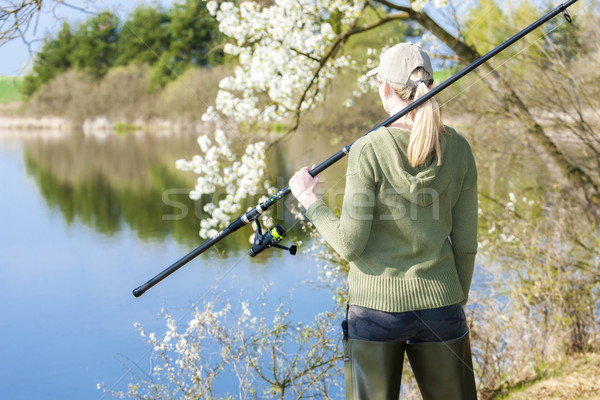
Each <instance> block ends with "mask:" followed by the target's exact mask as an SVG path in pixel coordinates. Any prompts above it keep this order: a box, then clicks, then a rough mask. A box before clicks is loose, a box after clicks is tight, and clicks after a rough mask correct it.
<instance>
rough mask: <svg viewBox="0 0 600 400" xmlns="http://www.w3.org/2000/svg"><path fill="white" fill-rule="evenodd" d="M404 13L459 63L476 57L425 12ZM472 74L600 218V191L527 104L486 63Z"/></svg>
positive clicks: (464, 44)
mask: <svg viewBox="0 0 600 400" xmlns="http://www.w3.org/2000/svg"><path fill="white" fill-rule="evenodd" d="M404 11H405V12H407V13H408V14H409V17H410V18H411V19H413V20H415V21H416V22H418V23H419V24H420V25H421V26H422V27H423V28H425V29H427V30H428V31H430V32H431V33H433V34H434V35H435V36H436V37H437V38H438V39H440V40H441V41H442V42H443V43H444V44H446V45H447V46H448V47H450V48H451V49H452V50H453V51H454V52H455V53H456V55H457V56H458V58H459V60H460V61H461V62H462V63H465V64H470V63H472V62H473V61H475V60H477V59H478V58H479V57H480V54H479V53H478V52H477V50H475V49H474V48H472V47H471V46H469V45H467V44H466V43H465V42H463V41H461V40H460V39H457V38H455V37H454V36H452V35H451V34H450V33H448V32H447V31H446V30H445V29H443V28H442V27H441V26H440V25H438V24H437V23H436V22H435V21H434V20H433V19H431V17H430V16H429V15H427V14H426V13H425V12H420V11H415V10H412V9H408V10H406V9H404ZM476 73H477V74H478V75H479V77H480V78H481V79H482V80H483V81H484V82H485V83H486V84H487V85H488V87H489V88H490V89H491V90H492V92H493V93H495V94H496V95H497V96H498V97H499V99H500V100H501V102H502V105H503V107H504V109H505V110H506V112H507V113H509V114H510V115H513V116H515V117H517V118H518V119H519V120H520V121H521V122H522V123H523V125H524V127H525V128H526V129H527V132H528V133H529V134H530V137H531V138H532V139H533V141H534V142H535V143H536V144H537V145H538V146H540V147H541V148H542V149H543V150H544V152H545V154H546V155H547V156H548V158H549V161H551V162H552V163H553V164H554V165H556V166H557V167H558V170H559V171H561V172H562V174H563V176H564V177H566V178H567V179H568V180H569V182H572V183H573V184H574V185H575V187H576V188H577V189H579V190H580V192H582V194H583V198H580V200H582V201H583V202H584V203H585V204H584V205H585V206H586V208H588V210H590V211H592V212H593V214H594V215H595V216H596V218H600V197H599V193H600V189H599V187H598V185H597V183H596V182H594V181H593V179H592V178H591V177H590V176H589V175H588V174H587V173H586V172H585V171H584V170H582V169H581V168H580V167H579V166H577V165H576V164H574V163H573V162H571V161H570V160H569V159H568V158H567V157H566V156H565V154H564V152H563V151H562V150H561V149H560V148H559V147H558V146H557V145H556V143H554V141H553V140H552V138H550V136H548V134H547V133H546V132H545V130H544V128H543V127H542V126H541V125H540V124H538V123H537V121H536V120H535V118H534V117H533V116H532V115H531V113H530V112H529V109H528V107H527V105H525V103H524V102H523V101H522V100H521V98H520V97H519V95H518V94H517V93H516V92H515V91H514V89H513V88H512V87H511V85H510V83H509V82H508V81H506V80H505V79H503V78H502V76H501V75H500V74H499V73H498V72H497V71H495V70H494V69H492V67H491V66H490V65H489V64H488V63H485V64H483V65H481V66H480V67H479V68H477V70H476Z"/></svg>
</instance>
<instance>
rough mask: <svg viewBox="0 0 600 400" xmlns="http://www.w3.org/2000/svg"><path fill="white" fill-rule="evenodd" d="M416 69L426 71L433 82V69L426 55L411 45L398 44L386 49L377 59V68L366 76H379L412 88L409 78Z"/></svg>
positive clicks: (414, 45) (417, 47)
mask: <svg viewBox="0 0 600 400" xmlns="http://www.w3.org/2000/svg"><path fill="white" fill-rule="evenodd" d="M418 67H422V68H424V69H425V71H427V73H428V74H429V76H430V77H431V82H426V83H427V84H430V83H432V82H433V68H432V67H431V60H430V59H429V56H428V55H427V53H425V52H424V51H423V49H421V48H420V47H419V46H417V45H416V44H413V43H398V44H397V45H395V46H393V47H391V48H389V49H387V50H386V51H385V52H384V53H383V54H382V55H381V58H380V59H379V66H377V67H375V68H373V69H372V70H370V71H369V72H367V76H373V75H375V74H379V75H380V76H381V77H382V78H383V79H385V80H386V81H388V82H391V83H396V84H400V85H408V86H414V83H411V80H410V76H411V75H412V73H413V72H414V71H415V69H417V68H418Z"/></svg>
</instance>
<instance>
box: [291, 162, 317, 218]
mask: <svg viewBox="0 0 600 400" xmlns="http://www.w3.org/2000/svg"><path fill="white" fill-rule="evenodd" d="M315 166H316V164H313V166H312V168H314V167H315ZM318 184H319V178H318V177H317V176H315V177H312V176H311V175H310V174H309V173H308V167H304V168H302V169H301V170H299V171H297V172H296V173H295V174H294V176H292V178H291V179H290V182H289V185H290V189H291V190H292V194H293V195H294V197H295V198H296V199H297V200H298V201H299V202H300V204H302V206H303V207H304V208H305V209H307V210H308V207H310V206H311V204H312V203H314V202H315V201H317V200H319V197H318V196H317V194H316V193H315V190H316V189H317V185H318Z"/></svg>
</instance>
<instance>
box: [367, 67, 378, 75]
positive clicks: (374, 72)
mask: <svg viewBox="0 0 600 400" xmlns="http://www.w3.org/2000/svg"><path fill="white" fill-rule="evenodd" d="M378 72H379V67H375V68H373V69H372V70H370V71H369V72H367V73H366V75H367V76H373V75H375V74H376V73H378Z"/></svg>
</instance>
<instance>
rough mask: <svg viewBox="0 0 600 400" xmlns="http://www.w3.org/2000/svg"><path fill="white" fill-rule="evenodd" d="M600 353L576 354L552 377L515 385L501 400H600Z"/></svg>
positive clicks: (499, 397) (500, 397) (554, 372)
mask: <svg viewBox="0 0 600 400" xmlns="http://www.w3.org/2000/svg"><path fill="white" fill-rule="evenodd" d="M599 367H600V353H587V354H574V355H572V356H570V357H569V358H568V359H567V360H566V362H565V363H564V364H563V365H561V366H560V367H559V368H558V369H557V370H555V371H553V372H552V373H551V374H549V375H548V376H545V377H541V378H538V379H532V380H531V381H528V382H524V383H523V384H519V385H516V386H515V387H514V388H513V389H512V390H511V391H510V393H507V394H505V395H504V396H498V397H497V398H498V399H499V400H500V399H501V400H548V399H556V400H559V399H590V400H592V399H594V400H600V380H599V379H598V368H599Z"/></svg>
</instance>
